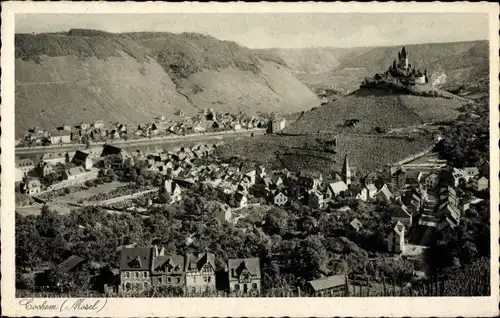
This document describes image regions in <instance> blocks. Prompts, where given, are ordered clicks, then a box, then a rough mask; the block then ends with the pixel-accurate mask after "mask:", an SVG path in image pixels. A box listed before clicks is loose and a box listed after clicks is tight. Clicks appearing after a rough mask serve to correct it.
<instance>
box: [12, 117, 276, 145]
mask: <svg viewBox="0 0 500 318" xmlns="http://www.w3.org/2000/svg"><path fill="white" fill-rule="evenodd" d="M267 125H268V120H267V119H265V118H261V117H258V116H252V117H249V116H242V115H240V116H238V115H232V114H229V113H227V114H217V113H216V112H215V111H214V110H210V111H205V112H204V113H203V114H199V116H195V117H184V118H182V119H181V120H177V121H171V120H167V119H166V117H165V116H160V117H157V118H155V119H154V120H153V121H151V122H148V123H142V124H125V123H120V122H115V123H106V122H104V121H103V120H95V121H94V122H93V123H87V122H82V123H80V124H78V125H74V126H70V125H63V126H60V127H57V128H56V129H54V130H52V131H47V130H45V129H41V128H34V129H30V130H28V132H27V133H26V134H25V136H24V137H23V138H22V141H25V142H29V143H34V144H44V145H45V144H52V145H56V144H68V143H87V142H90V141H97V140H116V139H125V140H126V139H132V138H142V137H153V136H166V135H171V134H174V135H182V134H190V133H203V132H206V131H209V130H241V129H253V128H266V127H267Z"/></svg>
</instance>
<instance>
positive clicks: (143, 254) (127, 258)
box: [120, 247, 153, 271]
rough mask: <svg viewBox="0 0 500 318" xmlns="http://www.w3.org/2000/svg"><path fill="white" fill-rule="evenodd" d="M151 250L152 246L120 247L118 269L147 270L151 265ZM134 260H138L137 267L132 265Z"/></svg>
mask: <svg viewBox="0 0 500 318" xmlns="http://www.w3.org/2000/svg"><path fill="white" fill-rule="evenodd" d="M152 251H153V248H151V247H132V248H124V249H122V252H121V256H120V270H125V271H133V270H141V271H146V270H149V269H150V267H151V256H152ZM135 261H137V262H138V266H137V267H134V266H132V265H133V263H134V262H135Z"/></svg>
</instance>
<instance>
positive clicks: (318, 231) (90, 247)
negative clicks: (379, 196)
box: [16, 186, 411, 290]
mask: <svg viewBox="0 0 500 318" xmlns="http://www.w3.org/2000/svg"><path fill="white" fill-rule="evenodd" d="M222 195H223V193H221V192H220V191H218V190H216V189H213V188H210V187H207V186H200V187H197V186H194V187H193V189H191V190H188V192H187V195H186V199H185V200H183V201H182V202H178V203H176V204H173V205H168V204H165V205H155V206H150V207H149V208H148V217H144V216H142V215H137V214H129V213H124V214H112V213H107V212H105V211H104V210H101V209H99V208H97V207H85V208H81V209H77V210H73V211H72V212H71V213H69V214H67V215H59V214H58V213H57V212H55V211H52V210H50V209H49V208H48V207H47V206H44V207H43V208H42V211H41V214H40V215H38V216H26V217H24V216H20V215H17V216H16V268H17V271H19V272H23V271H32V270H35V269H37V268H39V267H40V266H42V265H44V264H48V265H54V264H58V263H60V262H62V261H63V260H65V259H66V258H67V257H69V256H70V255H78V256H80V257H83V258H85V259H86V260H89V261H93V262H97V263H99V264H101V265H103V266H106V265H109V266H110V267H117V266H118V264H119V252H118V251H117V248H118V247H120V246H123V245H128V244H132V243H135V244H138V245H139V246H149V245H151V244H152V242H153V241H155V242H158V243H159V244H162V245H163V246H164V247H165V249H166V253H172V254H173V253H178V254H183V253H185V252H188V251H201V250H204V249H205V248H208V249H209V250H210V251H212V252H213V253H215V254H216V255H217V260H216V265H217V267H218V270H223V269H224V268H225V266H226V264H227V260H228V259H229V258H244V257H259V258H260V260H261V268H262V276H263V288H264V289H265V290H266V289H267V290H271V289H273V290H276V288H278V289H281V290H292V289H294V288H295V287H297V286H301V287H304V285H305V283H306V282H307V281H308V280H310V279H315V278H319V277H321V276H323V275H333V274H349V275H354V274H356V275H368V276H370V277H373V279H375V280H376V279H380V278H381V277H393V278H394V279H408V277H409V275H411V267H410V266H409V264H406V263H404V264H402V263H401V261H397V260H393V259H391V258H387V259H383V258H381V257H379V256H380V253H382V252H383V251H384V250H386V243H385V242H384V239H385V238H384V237H385V234H384V232H383V231H385V229H386V228H387V226H388V225H387V224H388V223H387V222H386V221H387V218H386V217H385V212H384V207H383V206H381V207H376V206H369V205H366V206H362V207H359V208H358V209H355V210H347V211H336V210H334V209H327V210H323V211H315V210H312V209H310V208H308V207H306V206H302V205H300V204H294V205H292V207H290V208H289V209H287V210H285V209H282V208H278V207H272V208H271V209H270V210H269V211H267V213H265V214H264V215H263V216H262V215H252V214H251V213H252V211H248V214H249V215H248V217H247V218H246V220H245V219H243V220H245V221H242V222H239V223H238V224H237V226H233V225H229V224H219V223H218V222H217V220H216V219H215V211H217V209H218V208H219V203H217V202H215V201H213V200H214V198H217V197H218V196H222ZM207 198H209V199H207ZM376 209H378V211H376ZM376 215H382V216H381V217H379V219H378V220H379V221H380V222H379V221H373V222H371V223H370V221H369V220H370V219H371V218H372V217H375V216H376ZM354 217H358V218H359V219H360V220H361V221H362V222H365V227H364V230H363V231H361V232H360V233H355V234H352V235H351V234H349V233H347V232H348V231H347V232H346V226H345V225H346V222H347V221H350V220H352V218H354ZM389 220H390V219H389ZM386 223H387V224H386ZM381 224H385V225H381ZM366 242H371V243H370V244H367V243H366ZM84 272H85V273H87V275H88V276H89V277H92V276H94V275H95V272H92V271H91V269H84ZM89 280H90V278H89ZM70 285H71V284H69V285H68V286H70ZM77 285H78V284H76V285H73V286H77ZM80 286H82V285H81V284H80ZM68 288H70V287H68ZM75 288H76V287H75Z"/></svg>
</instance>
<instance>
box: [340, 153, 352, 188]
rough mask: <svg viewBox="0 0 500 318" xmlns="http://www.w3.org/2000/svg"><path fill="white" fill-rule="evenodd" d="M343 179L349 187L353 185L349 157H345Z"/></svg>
mask: <svg viewBox="0 0 500 318" xmlns="http://www.w3.org/2000/svg"><path fill="white" fill-rule="evenodd" d="M342 178H343V179H344V182H345V184H347V186H350V185H351V168H350V167H349V160H348V158H347V155H345V158H344V165H343V166H342Z"/></svg>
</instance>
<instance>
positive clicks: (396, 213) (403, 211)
mask: <svg viewBox="0 0 500 318" xmlns="http://www.w3.org/2000/svg"><path fill="white" fill-rule="evenodd" d="M389 211H390V212H391V216H392V217H396V218H407V217H410V216H411V213H410V212H409V211H408V208H407V207H406V205H404V204H401V205H398V204H391V205H390V206H389Z"/></svg>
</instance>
